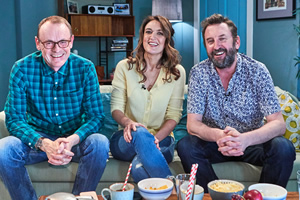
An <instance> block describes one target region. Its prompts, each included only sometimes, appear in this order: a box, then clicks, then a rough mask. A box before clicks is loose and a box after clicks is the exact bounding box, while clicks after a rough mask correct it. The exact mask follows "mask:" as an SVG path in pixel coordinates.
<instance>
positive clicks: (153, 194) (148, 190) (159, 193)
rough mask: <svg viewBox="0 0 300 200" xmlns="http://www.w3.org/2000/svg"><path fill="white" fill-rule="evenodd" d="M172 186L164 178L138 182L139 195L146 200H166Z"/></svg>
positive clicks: (169, 181) (170, 182)
mask: <svg viewBox="0 0 300 200" xmlns="http://www.w3.org/2000/svg"><path fill="white" fill-rule="evenodd" d="M173 186H174V184H173V182H172V181H171V180H169V179H166V178H147V179H144V180H141V181H140V182H138V188H139V193H140V195H141V196H142V197H143V198H144V199H146V200H163V199H167V198H168V197H169V196H170V195H171V193H172V190H173Z"/></svg>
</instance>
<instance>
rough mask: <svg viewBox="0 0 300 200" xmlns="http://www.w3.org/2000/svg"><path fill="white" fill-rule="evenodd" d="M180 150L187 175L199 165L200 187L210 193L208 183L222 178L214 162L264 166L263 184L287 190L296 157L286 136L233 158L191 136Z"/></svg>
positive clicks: (198, 177) (181, 145)
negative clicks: (216, 170) (279, 186)
mask: <svg viewBox="0 0 300 200" xmlns="http://www.w3.org/2000/svg"><path fill="white" fill-rule="evenodd" d="M177 151H178V155H179V157H180V159H181V162H182V165H183V168H184V170H185V172H186V173H189V172H190V170H191V167H192V164H194V163H198V165H199V167H198V171H197V175H196V179H197V184H199V185H201V186H202V187H203V188H204V191H205V192H208V190H207V184H208V183H209V182H210V181H212V180H216V179H218V177H217V175H216V174H215V172H214V170H213V168H212V165H211V164H213V163H220V162H226V161H243V162H247V163H250V164H253V165H257V166H262V172H261V176H260V180H259V182H261V183H273V184H277V185H281V186H283V187H286V185H287V182H288V180H289V177H290V175H291V172H292V169H293V163H294V160H295V158H296V153H295V148H294V146H293V144H292V142H290V141H289V140H287V139H286V138H284V137H275V138H273V139H271V140H269V141H268V142H266V143H263V144H259V145H253V146H250V147H248V148H246V150H245V151H244V155H242V156H238V157H229V156H224V155H223V154H221V153H220V152H219V151H218V145H217V144H216V143H215V142H207V141H204V140H201V139H200V138H198V137H196V136H192V135H188V136H186V137H184V138H182V139H181V140H180V141H179V142H178V144H177Z"/></svg>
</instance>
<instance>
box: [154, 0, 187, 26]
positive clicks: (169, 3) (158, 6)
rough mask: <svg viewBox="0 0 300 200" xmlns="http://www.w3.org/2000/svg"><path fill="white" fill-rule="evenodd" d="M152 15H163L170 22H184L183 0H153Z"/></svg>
mask: <svg viewBox="0 0 300 200" xmlns="http://www.w3.org/2000/svg"><path fill="white" fill-rule="evenodd" d="M152 15H153V16H154V15H161V16H164V17H166V18H168V19H169V21H170V22H182V2H181V0H152Z"/></svg>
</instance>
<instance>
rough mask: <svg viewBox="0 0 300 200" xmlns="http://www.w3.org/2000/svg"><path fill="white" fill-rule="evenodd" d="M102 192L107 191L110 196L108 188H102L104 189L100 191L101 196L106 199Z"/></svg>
mask: <svg viewBox="0 0 300 200" xmlns="http://www.w3.org/2000/svg"><path fill="white" fill-rule="evenodd" d="M104 192H109V195H110V198H111V197H112V195H111V191H110V189H108V188H104V189H103V190H102V191H101V196H102V197H103V199H104V200H107V199H106V198H105V195H104Z"/></svg>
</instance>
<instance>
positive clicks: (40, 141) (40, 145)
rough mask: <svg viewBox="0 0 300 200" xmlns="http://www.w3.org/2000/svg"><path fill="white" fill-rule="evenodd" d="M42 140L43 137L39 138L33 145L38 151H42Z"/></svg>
mask: <svg viewBox="0 0 300 200" xmlns="http://www.w3.org/2000/svg"><path fill="white" fill-rule="evenodd" d="M43 139H44V137H40V138H39V139H38V141H37V142H36V144H35V147H36V148H37V149H39V150H42V149H41V147H42V146H43Z"/></svg>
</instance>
